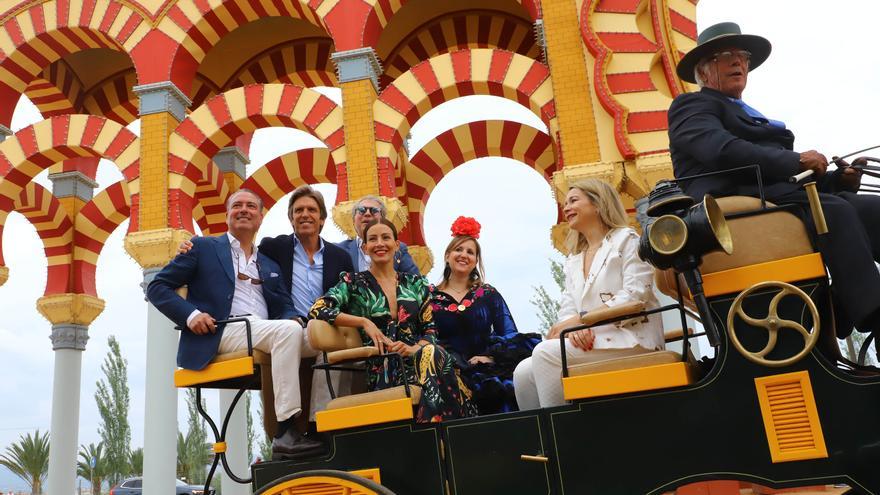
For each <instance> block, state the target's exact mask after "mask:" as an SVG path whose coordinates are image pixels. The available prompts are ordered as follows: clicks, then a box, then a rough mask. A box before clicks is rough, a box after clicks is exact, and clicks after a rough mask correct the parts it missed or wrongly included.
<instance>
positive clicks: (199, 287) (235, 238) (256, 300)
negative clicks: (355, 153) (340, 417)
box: [147, 189, 323, 456]
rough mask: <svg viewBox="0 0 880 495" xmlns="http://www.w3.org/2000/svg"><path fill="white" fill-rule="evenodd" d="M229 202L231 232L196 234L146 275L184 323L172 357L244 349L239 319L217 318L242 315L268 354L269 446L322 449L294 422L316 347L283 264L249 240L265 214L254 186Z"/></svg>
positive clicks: (194, 359) (167, 309)
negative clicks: (305, 362)
mask: <svg viewBox="0 0 880 495" xmlns="http://www.w3.org/2000/svg"><path fill="white" fill-rule="evenodd" d="M226 210H227V211H226V223H227V225H228V227H229V231H228V233H226V234H221V235H219V236H213V237H198V238H194V239H193V242H192V248H191V249H190V250H189V251H188V252H186V253H185V254H180V255H178V256H177V257H175V258H174V259H173V260H171V262H170V263H169V264H168V265H167V266H166V267H165V268H163V269H162V271H160V272H159V273H158V274H157V275H156V278H155V279H153V281H152V282H150V285H149V286H148V287H147V298H148V299H149V300H150V302H151V303H153V305H154V306H156V308H157V309H158V310H159V311H161V312H162V313H163V314H164V315H165V316H167V317H168V318H169V319H171V320H172V321H173V322H175V323H176V324H177V325H178V326H180V327H181V328H182V329H183V330H182V331H181V335H180V343H179V346H178V353H177V362H178V365H179V366H181V367H183V368H187V369H195V370H199V369H202V368H204V367H205V366H207V365H208V364H209V363H210V362H211V360H212V359H213V358H214V356H216V355H217V354H218V353H228V352H234V351H238V350H242V349H247V340H246V330H245V325H244V323H243V322H236V323H231V324H229V325H218V324H217V323H216V321H217V320H225V319H227V318H229V317H235V316H247V317H248V319H249V320H250V324H251V334H252V339H253V340H252V342H253V347H254V348H255V349H259V350H261V351H263V352H266V353H270V354H271V355H272V378H273V384H272V385H273V389H274V392H275V415H276V417H277V418H278V434H277V435H276V438H275V439H274V440H273V442H272V450H273V453H274V454H276V455H279V456H284V455H289V456H307V455H313V454H317V453H320V452H321V451H323V445H322V444H321V443H320V442H316V441H314V440H310V439H307V438H304V437H302V435H300V433H299V432H298V431H297V430H296V428H293V427H292V425H293V421H294V418H295V417H296V416H297V415H299V414H300V413H301V412H302V406H301V398H300V387H299V376H298V374H299V363H300V359H301V357H303V356H314V355H315V354H316V352H315V351H314V350H312V349H311V348H310V347H309V346H308V343H307V341H306V339H305V333H304V330H303V327H302V325H300V324H299V323H298V322H296V321H294V320H293V319H292V318H294V317H295V316H296V315H295V311H294V306H293V303H292V301H291V297H290V292H289V290H287V288H286V285H285V284H284V281H283V277H282V275H281V268H280V267H279V266H278V264H277V263H276V262H274V261H273V260H272V259H270V258H269V257H267V256H265V255H263V254H262V253H260V252H259V250H258V249H255V247H254V242H253V239H254V236H255V235H256V233H257V230H258V229H259V227H260V224H261V223H262V218H263V214H262V210H263V205H262V201H261V200H260V198H259V196H257V195H256V194H254V193H253V192H252V191H249V190H247V189H241V190H239V191H237V192H235V193H233V194H232V195H231V196H230V197H229V199H228V200H227V203H226ZM183 286H187V287H188V290H187V296H186V299H184V298H182V297H181V296H180V295H178V294H177V292H176V290H177V289H179V288H180V287H183Z"/></svg>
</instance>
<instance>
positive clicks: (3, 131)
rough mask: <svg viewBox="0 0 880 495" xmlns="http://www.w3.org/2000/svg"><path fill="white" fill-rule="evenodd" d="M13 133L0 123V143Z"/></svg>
mask: <svg viewBox="0 0 880 495" xmlns="http://www.w3.org/2000/svg"><path fill="white" fill-rule="evenodd" d="M13 134H15V133H14V132H12V129H10V128H8V127H6V126H5V125H0V143H2V142H3V141H6V138H8V137H9V136H11V135H13Z"/></svg>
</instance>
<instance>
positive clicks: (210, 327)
mask: <svg viewBox="0 0 880 495" xmlns="http://www.w3.org/2000/svg"><path fill="white" fill-rule="evenodd" d="M216 321H217V320H215V319H214V318H213V317H212V316H211V315H209V314H208V313H199V314H197V315H196V317H195V318H193V319H192V320H190V322H189V324H188V326H189V329H190V330H192V333H194V334H196V335H205V334H206V333H208V332H211V333H214V332H216V331H217V323H216Z"/></svg>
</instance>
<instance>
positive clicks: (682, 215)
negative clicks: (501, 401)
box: [177, 184, 880, 495]
mask: <svg viewBox="0 0 880 495" xmlns="http://www.w3.org/2000/svg"><path fill="white" fill-rule="evenodd" d="M666 186H667V188H666V190H665V191H664V190H655V194H653V195H652V198H651V207H650V209H649V213H650V215H652V219H651V221H650V225H648V226H647V227H646V229H645V234H644V237H643V248H644V249H643V250H642V253H641V254H642V255H643V257H644V258H646V260H648V261H650V262H651V263H652V264H654V265H655V266H659V267H661V268H662V269H661V268H658V269H657V271H656V281H657V285H658V289H659V290H661V291H662V292H664V293H666V294H667V295H669V296H671V297H672V298H673V299H674V300H676V301H677V303H675V304H670V305H667V306H664V307H661V308H657V309H653V310H650V311H646V310H645V308H644V307H642V306H641V305H639V304H633V305H627V306H625V307H620V306H618V307H615V308H610V309H608V310H606V311H596V312H591V313H589V314H587V315H586V317H585V319H584V321H583V323H584V326H592V325H596V324H600V323H608V322H613V321H619V320H621V319H628V318H639V317H643V316H645V315H646V314H648V313H653V312H661V311H677V312H678V314H679V315H680V316H681V322H682V330H681V331H680V332H678V335H675V332H667V340H668V341H674V340H680V341H682V344H683V345H682V352H680V353H679V352H673V351H670V350H666V351H657V352H652V353H648V354H639V355H634V356H630V357H625V358H620V359H614V360H609V361H601V362H596V363H590V364H582V365H573V366H567V365H566V364H565V362H564V361H563V364H564V368H563V373H562V376H561V377H560V379H561V380H562V381H563V388H564V393H565V398H566V399H567V400H569V401H570V403H569V404H567V405H563V406H559V407H554V408H547V409H540V410H531V411H520V412H514V413H506V414H496V415H489V416H481V417H477V418H468V419H460V420H453V421H445V422H442V423H431V424H417V423H415V421H414V419H413V405H414V404H415V403H416V402H417V401H418V394H419V392H420V391H419V389H418V387H415V386H402V387H397V388H393V389H387V390H381V391H376V392H370V393H362V394H354V395H349V396H344V397H338V398H335V399H334V400H333V401H331V402H330V404H329V406H328V407H327V409H326V410H325V411H321V412H319V413H318V414H317V425H318V429H319V431H322V432H325V433H326V435H327V438H328V440H329V452H328V453H327V454H326V455H324V456H321V457H318V458H313V459H309V460H302V461H278V462H264V463H258V464H255V465H253V466H252V468H251V477H250V478H249V479H239V481H243V482H250V483H252V485H253V488H254V491H255V492H256V493H260V494H267V495H281V494H318V493H320V494H336V493H339V494H343V493H346V494H347V493H358V494H399V495H434V494H436V495H443V494H454V495H471V494H481V495H485V494H501V493H515V494H528V495H532V494H545V493H546V494H563V493H570V494H581V493H599V494H640V493H663V492H669V491H673V490H675V489H676V488H677V487H681V486H683V485H687V484H690V483H693V482H697V481H705V480H718V479H730V480H741V481H751V482H754V483H758V484H761V485H765V486H770V487H776V488H782V487H793V486H807V485H824V484H837V483H839V484H846V485H848V486H849V487H850V489H851V493H880V471H878V470H877V468H876V467H877V465H878V463H880V425H878V422H877V421H876V418H877V417H880V370H877V369H875V368H871V367H864V366H860V365H858V364H856V363H852V362H850V361H848V360H846V359H845V358H844V357H842V356H841V355H840V352H839V348H838V345H837V339H836V332H835V324H834V317H833V308H832V304H831V298H830V293H829V282H828V278H827V275H826V271H825V267H824V265H823V262H822V258H821V255H820V254H819V253H817V252H815V251H814V249H813V244H812V243H811V242H810V236H809V235H808V234H807V231H806V228H805V227H804V224H803V223H802V222H801V221H800V219H799V218H798V217H796V216H795V215H793V214H792V213H791V212H790V211H789V210H787V209H786V208H784V207H777V206H774V205H772V204H770V203H766V202H764V201H763V199H757V198H747V197H730V198H721V199H719V200H718V201H717V202H716V201H714V200H712V199H711V198H707V199H706V200H705V201H704V202H703V203H701V204H699V205H695V206H689V203H688V202H687V200H685V199H683V198H682V196H681V195H678V194H677V193H676V192H675V191H674V188H672V189H670V188H669V187H668V184H667V185H666ZM817 204H818V203H817ZM813 214H814V217H816V218H820V217H821V211H815V210H814V212H813ZM816 223H817V224H821V222H819V221H817V222H816ZM719 247H720V248H721V249H720V250H719V249H717V248H719ZM731 247H732V248H733V249H731ZM711 249H716V251H715V252H708V253H706V252H707V251H709V250H711ZM698 267H699V269H698ZM683 282H684V283H683ZM685 285H686V286H687V288H685ZM686 313H691V314H693V315H696V316H697V317H698V318H699V319H700V321H701V322H702V326H703V328H704V329H705V331H704V332H703V333H694V332H693V331H691V330H688V329H687V326H688V325H687V321H686ZM579 328H583V326H581V327H577V328H575V329H579ZM575 329H570V330H567V331H566V332H568V331H573V330H575ZM704 333H705V335H706V336H707V337H708V338H709V341H710V343H711V344H712V345H713V346H714V350H715V352H714V356H713V357H711V358H703V359H702V360H700V361H697V360H695V359H694V358H693V354H692V353H691V352H689V351H688V349H689V345H688V344H689V341H690V340H691V339H694V338H697V337H699V336H700V335H703V334H704ZM310 337H311V342H312V345H313V346H315V347H316V348H318V349H320V350H321V351H323V352H324V353H325V362H326V365H324V366H323V367H321V366H318V367H317V368H319V370H317V371H316V372H325V371H326V369H327V368H329V367H341V368H357V366H358V363H363V362H364V361H365V360H369V359H386V358H387V359H400V357H399V356H397V355H380V354H379V353H378V350H377V349H375V348H373V347H363V346H362V344H361V340H360V336H359V334H358V332H357V331H356V330H355V329H346V328H334V327H331V326H329V325H326V324H324V325H312V326H310ZM565 343H566V339H564V338H562V339H560V345H562V346H564V345H565ZM562 355H563V356H565V352H563V354H562ZM269 359H270V357H268V356H265V355H262V354H260V353H259V352H257V351H248V352H247V353H244V352H242V353H241V354H240V355H236V356H219V357H218V358H217V360H216V361H215V362H214V363H213V364H211V365H210V366H209V367H208V368H206V369H205V370H202V371H198V372H193V371H185V370H181V371H178V375H177V379H178V385H179V386H192V387H197V388H240V389H241V390H242V391H244V390H245V389H258V388H260V387H261V384H268V385H269V389H270V390H268V391H266V393H271V378H270V377H267V373H268V371H269V368H270V367H269V366H268V360H269ZM264 388H265V387H264ZM331 393H332V392H331ZM270 403H271V402H270ZM233 407H234V403H233ZM227 420H228V416H227ZM223 424H224V427H223V429H224V430H225V424H226V421H224V423H223ZM211 426H212V428H214V424H213V423H211ZM214 430H215V436H216V437H217V438H218V443H217V444H216V447H215V451H216V452H217V454H216V458H215V462H214V468H216V466H217V462H218V461H222V462H223V464H224V467H225V466H226V459H225V454H224V451H225V444H224V443H223V437H224V434H223V432H217V429H216V428H214ZM227 471H228V469H227ZM212 473H213V468H212ZM230 475H232V473H230ZM209 482H210V481H209Z"/></svg>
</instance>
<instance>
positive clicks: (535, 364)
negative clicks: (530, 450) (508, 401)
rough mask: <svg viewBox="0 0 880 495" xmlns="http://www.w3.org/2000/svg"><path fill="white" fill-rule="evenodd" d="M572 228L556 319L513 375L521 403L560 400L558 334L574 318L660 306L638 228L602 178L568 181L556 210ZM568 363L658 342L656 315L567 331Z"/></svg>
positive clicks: (626, 352)
mask: <svg viewBox="0 0 880 495" xmlns="http://www.w3.org/2000/svg"><path fill="white" fill-rule="evenodd" d="M562 212H563V215H564V216H565V220H566V221H567V222H568V226H569V228H570V229H571V232H570V234H569V236H570V237H569V249H570V251H571V254H570V255H569V257H568V259H567V260H566V262H565V267H564V270H565V289H564V290H563V292H562V304H561V307H560V308H559V321H558V322H557V323H556V324H555V325H553V326H552V327H551V328H550V331H549V332H548V334H547V337H546V340H544V341H543V342H541V343H540V344H538V345H537V346H536V347H535V349H534V350H533V351H532V357H530V358H528V359H526V360H524V361H522V362H521V363H520V364H519V365H518V366H517V368H516V370H515V371H514V374H513V382H514V388H515V391H516V401H517V403H518V405H519V408H520V409H536V408H539V407H551V406H557V405H560V404H563V403H564V402H565V400H564V399H563V395H562V380H561V377H562V359H561V356H560V346H559V341H558V340H557V339H558V338H559V334H560V333H561V332H562V331H563V330H565V329H566V328H571V327H573V326H576V325H580V321H581V315H582V314H583V313H585V312H589V311H595V310H597V309H604V308H609V307H613V306H617V305H620V304H624V303H628V302H632V301H642V302H644V303H645V306H646V308H648V309H652V308H656V307H657V306H658V302H657V298H656V297H655V296H654V291H653V279H654V271H653V270H654V269H653V268H652V267H651V266H650V265H648V264H647V263H645V262H643V261H642V260H640V259H639V255H638V246H639V235H638V234H637V233H636V232H635V231H634V230H633V229H631V228H630V227H629V226H628V223H627V216H626V211H625V210H624V207H623V203H621V201H620V196H619V195H618V194H617V191H615V190H614V188H612V187H611V186H610V185H609V184H608V183H606V182H603V181H600V180H597V179H587V180H584V181H581V182H578V183H576V184H574V185H573V186H572V187H571V189H569V191H568V194H567V195H566V197H565V205H564V208H563V210H562ZM566 337H567V338H568V342H566V346H565V351H566V354H567V360H568V363H569V364H582V363H587V362H595V361H604V360H606V359H615V358H619V357H624V356H629V355H633V354H639V353H644V352H651V351H654V350H658V349H663V346H664V341H663V324H662V321H661V319H660V317H659V315H651V316H649V317H647V318H639V319H631V320H625V321H622V322H618V323H615V324H609V325H602V326H598V327H594V328H588V329H584V330H579V331H577V332H572V333H570V334H568V335H567V336H566Z"/></svg>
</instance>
